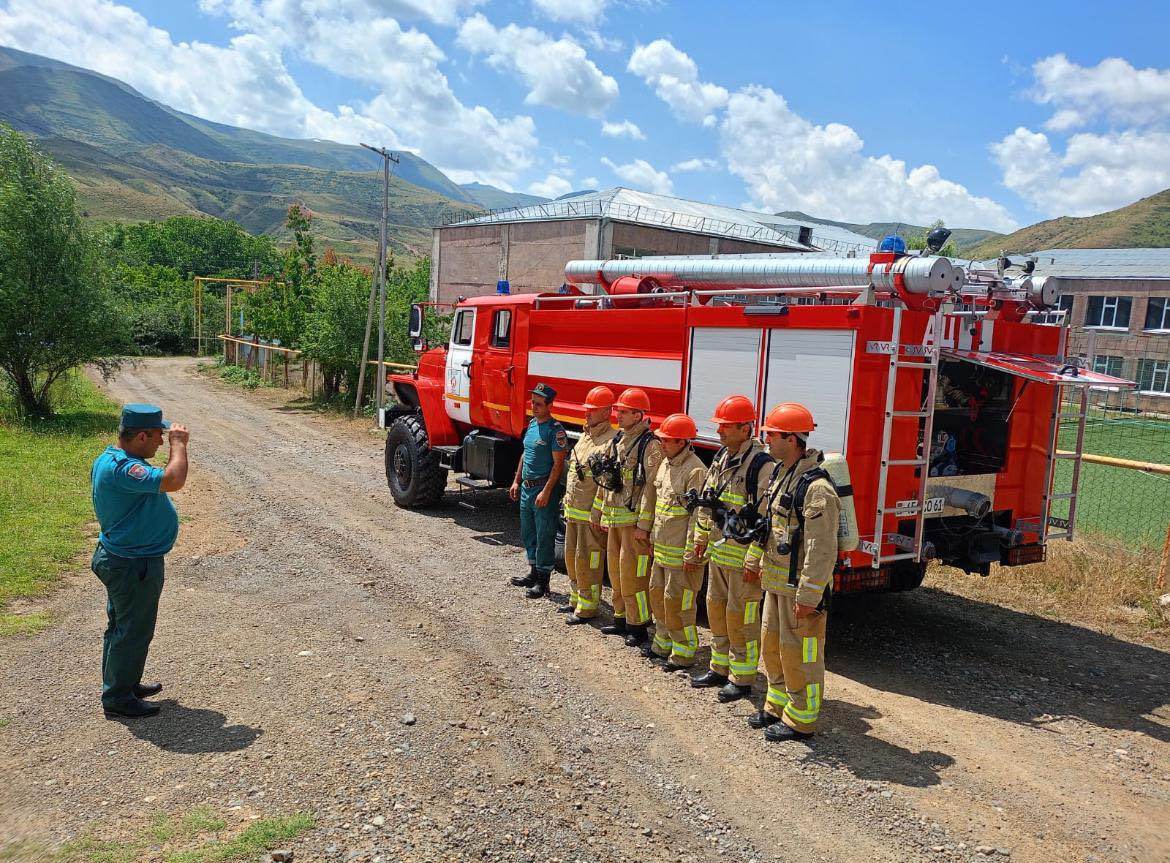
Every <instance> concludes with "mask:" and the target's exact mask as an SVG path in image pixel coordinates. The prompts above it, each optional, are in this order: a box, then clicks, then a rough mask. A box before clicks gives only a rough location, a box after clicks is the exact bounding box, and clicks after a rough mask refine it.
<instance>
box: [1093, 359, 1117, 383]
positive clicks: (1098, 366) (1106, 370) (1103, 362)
mask: <svg viewBox="0 0 1170 863" xmlns="http://www.w3.org/2000/svg"><path fill="white" fill-rule="evenodd" d="M1093 371H1095V372H1097V374H1101V375H1109V376H1110V377H1115V378H1119V377H1121V357H1117V356H1112V355H1109V354H1097V356H1095V357H1093Z"/></svg>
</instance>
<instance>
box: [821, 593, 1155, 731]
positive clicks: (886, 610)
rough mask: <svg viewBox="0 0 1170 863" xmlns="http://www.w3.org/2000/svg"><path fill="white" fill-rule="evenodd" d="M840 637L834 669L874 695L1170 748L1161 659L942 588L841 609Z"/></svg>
mask: <svg viewBox="0 0 1170 863" xmlns="http://www.w3.org/2000/svg"><path fill="white" fill-rule="evenodd" d="M829 630H830V632H829V636H828V649H827V650H826V659H827V661H828V665H829V669H830V670H831V671H833V672H835V673H837V674H840V675H843V676H844V677H848V678H850V679H852V680H856V681H859V682H861V683H864V684H866V685H867V686H871V687H873V688H874V689H878V690H884V691H887V692H897V693H900V694H903V695H909V696H912V697H914V698H918V699H920V700H922V701H927V702H930V703H933V704H943V705H946V706H948V707H954V708H957V709H960V710H968V711H971V712H973V713H979V714H982V715H985V716H991V717H994V718H996V719H1002V720H1005V721H1008V722H1017V723H1020V724H1023V725H1033V726H1043V725H1045V724H1047V723H1050V722H1054V721H1059V720H1061V719H1067V718H1070V717H1071V718H1075V719H1081V720H1083V721H1085V722H1088V723H1091V724H1092V725H1096V726H1098V727H1100V728H1107V729H1115V730H1121V731H1136V732H1141V733H1143V734H1146V735H1148V736H1150V737H1152V738H1154V739H1157V740H1161V741H1164V742H1166V741H1170V674H1168V673H1167V667H1170V656H1168V655H1167V654H1166V653H1165V652H1164V651H1161V650H1157V649H1155V648H1151V647H1145V646H1143V645H1140V644H1133V643H1131V642H1128V641H1123V640H1121V639H1117V638H1113V637H1112V636H1109V635H1103V634H1101V633H1099V632H1095V631H1093V630H1091V629H1086V628H1084V627H1081V626H1075V625H1073V624H1068V623H1060V622H1057V621H1053V620H1048V619H1046V618H1043V617H1037V616H1036V615H1031V614H1024V613H1022V612H1018V611H1012V610H1011V609H1007V608H1003V607H1001V606H998V605H992V604H989V603H984V602H977V601H975V600H970V599H965V598H963V597H960V596H955V595H953V594H949V593H944V592H942V591H938V590H933V589H930V588H920V589H919V590H916V591H913V592H911V593H905V594H877V595H872V596H867V597H857V598H856V599H853V600H851V601H849V602H838V603H837V604H836V605H835V606H834V608H833V613H832V614H831V615H830V617H829ZM829 698H830V699H831V698H832V694H831V693H829ZM1155 711H1159V712H1160V713H1161V715H1162V719H1161V720H1160V721H1159V720H1157V719H1151V718H1149V716H1148V715H1147V714H1151V713H1154V712H1155Z"/></svg>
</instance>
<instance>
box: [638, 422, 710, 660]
mask: <svg viewBox="0 0 1170 863" xmlns="http://www.w3.org/2000/svg"><path fill="white" fill-rule="evenodd" d="M698 434H699V430H698V429H697V428H696V427H695V421H694V420H693V419H691V418H690V417H689V416H687V415H686V414H671V415H670V416H668V417H667V418H666V419H664V420H663V421H662V425H661V426H659V427H658V428H657V429H655V431H654V436H655V437H656V438H658V439H659V440H660V441H661V442H662V451H663V454H664V455H665V456H666V457H665V458H664V459H663V460H662V464H660V465H659V466H658V474H657V475H656V476H655V477H654V482H652V483H651V484H650V485H649V486H648V487H647V489H646V495H647V497H646V502H645V503H644V504H643V509H646V510H650V511H651V512H653V513H654V526H653V528H652V529H651V531H650V542H651V544H652V545H653V548H654V568H653V570H652V573H651V576H650V608H651V609H652V610H653V612H654V641H653V643H652V644H645V645H643V646H642V653H643V655H644V656H646V657H647V658H651V659H653V658H660V659H665V660H666V662H665V663H664V664H663V667H664V668H665V670H667V671H676V670H678V669H680V668H687V667H689V666H690V665H692V664H693V663H694V661H695V650H696V649H697V648H698V646H699V637H698V632H697V631H696V629H695V612H696V608H695V598H696V597H697V596H698V595H699V589H700V588H701V587H702V586H703V570H702V569H701V568H697V567H691V568H690V569H687V568H684V567H683V556H684V555H685V554H686V551H687V547H686V546H687V542H688V541H689V540H690V536H691V522H692V521H693V519H694V515H693V514H692V513H691V512H690V511H689V510H688V509H687V507H686V499H687V492H691V491H693V492H696V493H697V492H698V491H699V490H700V489H702V487H703V482H704V480H705V479H706V478H707V466H706V465H704V464H703V462H701V461H700V460H699V457H698V456H697V455H696V454H695V448H694V447H693V446H692V445H691V441H693V440H694V439H695V437H696V436H697V435H698Z"/></svg>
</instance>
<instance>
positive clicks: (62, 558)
mask: <svg viewBox="0 0 1170 863" xmlns="http://www.w3.org/2000/svg"><path fill="white" fill-rule="evenodd" d="M54 395H55V397H56V404H57V405H58V409H57V415H56V416H54V417H53V418H52V419H50V420H45V421H41V422H21V421H18V420H17V419H16V418H15V415H14V412H13V409H12V404H11V402H9V401H5V400H4V397H0V524H3V525H4V529H3V530H2V531H0V636H6V635H14V634H27V633H31V632H36V631H37V630H39V629H41V628H43V627H44V626H45V625H46V624H47V623H48V615H46V614H43V613H33V614H12V613H7V612H5V611H4V608H5V607H6V606H7V604H8V602H9V600H11V599H13V598H16V597H23V596H33V595H36V594H39V593H42V592H43V591H45V590H46V589H47V588H49V587H51V586H52V584H53V583H54V582H55V581H56V580H57V578H58V577H59V575H60V574H61V572H62V571H63V570H64V569H65V568H67V567H68V566H69V565H71V564H73V563H75V562H76V561H77V558H78V555H80V554H81V553H82V552H83V551H84V550H85V549H86V548H87V546H88V545H89V536H88V532H87V528H86V525H87V524H89V523H90V522H92V521H93V519H94V515H93V505H92V503H91V501H90V486H89V470H90V466H91V465H92V463H93V460H94V458H95V457H96V456H97V454H98V453H100V452H101V451H102V450H103V449H104V448H105V447H106V446H107V445H108V444H109V443H110V442H111V441H112V440H113V439H114V435H115V432H116V430H117V427H118V413H119V409H118V405H116V404H114V403H113V402H112V401H110V400H109V399H108V398H106V397H105V395H103V394H102V393H101V392H100V391H99V390H98V388H97V387H96V386H94V385H93V383H92V382H90V380H89V379H88V378H86V377H85V376H84V375H83V374H81V373H80V372H77V373H74V374H72V375H70V376H69V377H68V378H66V379H64V380H63V381H61V383H60V385H59V386H58V387H57V388H56V390H55V393H54Z"/></svg>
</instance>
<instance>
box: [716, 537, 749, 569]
mask: <svg viewBox="0 0 1170 863" xmlns="http://www.w3.org/2000/svg"><path fill="white" fill-rule="evenodd" d="M746 556H747V548H746V547H744V546H742V545H734V544H732V543H729V542H719V543H716V544H715V545H713V546H711V560H713V561H714V562H715V563H717V564H719V565H720V566H730V567H737V566H738V567H742V566H743V559H744V557H746Z"/></svg>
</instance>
